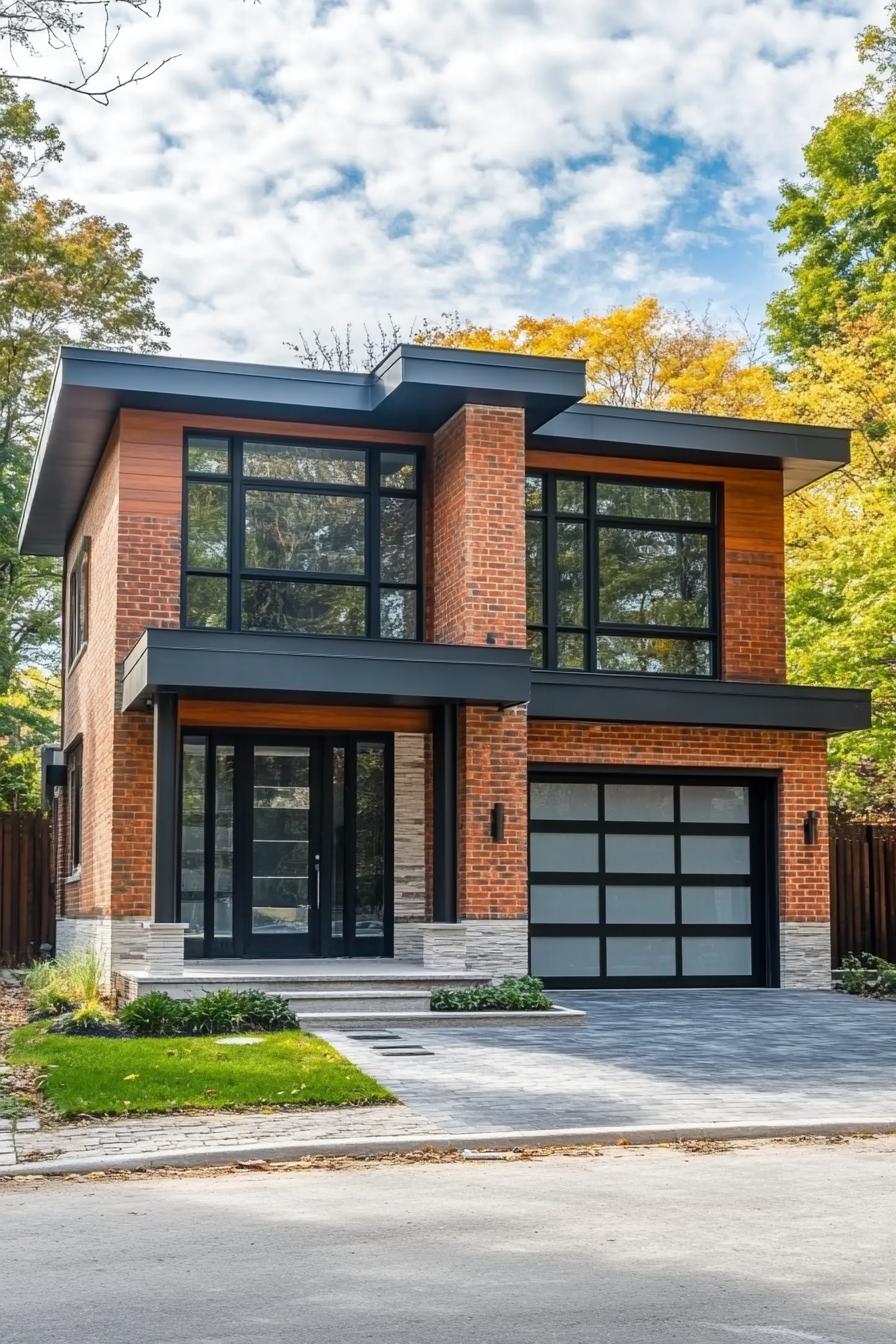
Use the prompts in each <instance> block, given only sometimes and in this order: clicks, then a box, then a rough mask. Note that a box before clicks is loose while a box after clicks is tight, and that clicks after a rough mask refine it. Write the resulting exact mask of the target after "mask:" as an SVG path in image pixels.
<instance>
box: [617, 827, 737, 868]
mask: <svg viewBox="0 0 896 1344" xmlns="http://www.w3.org/2000/svg"><path fill="white" fill-rule="evenodd" d="M604 844H605V846H606V863H605V865H604V866H605V867H606V870H607V872H608V873H674V872H675V840H674V838H673V837H672V836H671V835H638V834H635V835H608V836H607V837H606V839H605V841H604ZM697 871H701V870H699V869H698V870H697ZM726 871H728V870H727V869H722V872H726Z"/></svg>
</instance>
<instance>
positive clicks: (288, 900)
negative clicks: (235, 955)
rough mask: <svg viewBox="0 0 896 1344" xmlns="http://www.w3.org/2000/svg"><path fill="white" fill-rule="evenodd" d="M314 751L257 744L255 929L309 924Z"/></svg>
mask: <svg viewBox="0 0 896 1344" xmlns="http://www.w3.org/2000/svg"><path fill="white" fill-rule="evenodd" d="M310 782H311V781H310V751H309V748H308V747H256V748H255V749H254V775H253V781H252V932H253V933H258V934H265V935H267V936H273V937H276V936H278V935H283V934H302V933H306V932H307V930H308V913H309V868H310V865H309V838H310V806H311V801H310V800H311V788H310Z"/></svg>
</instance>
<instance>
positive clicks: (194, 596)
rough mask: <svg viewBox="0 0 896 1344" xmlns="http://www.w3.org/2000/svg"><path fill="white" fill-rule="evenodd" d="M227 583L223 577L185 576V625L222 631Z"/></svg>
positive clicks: (206, 575) (225, 616)
mask: <svg viewBox="0 0 896 1344" xmlns="http://www.w3.org/2000/svg"><path fill="white" fill-rule="evenodd" d="M227 583H228V580H227V579H226V578H224V577H223V576H222V577H221V578H220V579H218V578H212V577H211V576H210V575H208V574H188V575H187V618H186V619H187V625H194V626H201V627H203V628H205V629H215V630H223V629H224V628H225V626H226V625H227Z"/></svg>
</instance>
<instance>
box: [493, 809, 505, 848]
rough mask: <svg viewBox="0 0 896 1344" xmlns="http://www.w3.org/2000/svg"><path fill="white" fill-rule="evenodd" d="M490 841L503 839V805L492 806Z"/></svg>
mask: <svg viewBox="0 0 896 1344" xmlns="http://www.w3.org/2000/svg"><path fill="white" fill-rule="evenodd" d="M492 839H493V840H503V839H504V804H503V803H493V804H492Z"/></svg>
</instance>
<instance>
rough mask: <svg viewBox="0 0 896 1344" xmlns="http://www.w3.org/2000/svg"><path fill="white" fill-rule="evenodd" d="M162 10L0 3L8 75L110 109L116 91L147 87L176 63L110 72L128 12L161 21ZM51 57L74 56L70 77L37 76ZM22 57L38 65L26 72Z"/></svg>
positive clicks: (96, 2)
mask: <svg viewBox="0 0 896 1344" xmlns="http://www.w3.org/2000/svg"><path fill="white" fill-rule="evenodd" d="M161 12H162V0H0V60H3V73H4V74H5V75H6V77H7V78H8V79H9V80H12V81H15V82H16V83H21V82H27V83H38V84H51V85H53V86H54V87H55V88H59V89H65V90H67V91H69V92H71V93H79V94H83V96H84V97H86V98H90V99H91V100H92V101H93V102H95V103H101V104H103V105H104V106H105V105H107V104H108V102H109V99H110V97H111V96H112V94H113V93H117V92H118V91H119V89H123V88H126V87H127V86H128V85H129V84H141V83H142V82H143V81H144V80H145V79H149V78H150V76H151V75H154V74H156V73H157V71H159V70H161V68H162V66H164V65H167V64H168V62H169V61H171V60H174V57H173V56H166V57H164V58H163V59H162V60H160V61H156V62H155V64H151V63H150V62H149V61H144V62H142V63H141V64H140V65H138V66H135V67H130V68H129V69H127V70H125V71H123V72H122V71H119V72H118V73H114V72H112V71H110V70H109V69H108V66H109V62H110V59H111V57H112V54H113V49H114V47H115V43H116V41H117V39H118V36H119V33H120V31H121V27H120V24H119V23H118V22H117V20H118V19H119V18H121V17H125V16H127V14H132V15H142V16H143V17H144V18H158V17H159V15H160V14H161ZM85 29H89V30H90V32H89V36H88V38H87V39H86V40H85V37H84V34H85ZM46 54H53V55H56V56H58V55H59V54H63V55H65V56H67V57H68V64H69V70H70V75H69V78H68V79H54V78H51V77H50V76H49V75H46V74H39V73H36V70H37V66H36V64H34V62H36V61H39V60H40V59H41V57H42V56H44V55H46ZM22 58H29V59H30V60H31V61H32V65H31V66H30V67H29V69H28V70H26V71H22V70H21V69H20V67H19V63H20V61H21V60H22Z"/></svg>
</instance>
